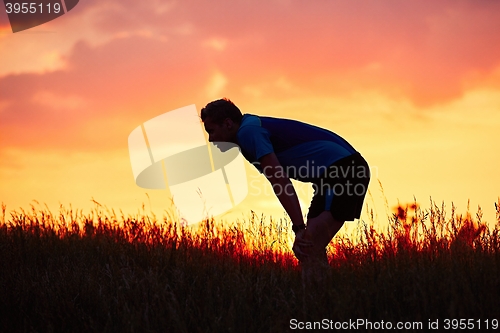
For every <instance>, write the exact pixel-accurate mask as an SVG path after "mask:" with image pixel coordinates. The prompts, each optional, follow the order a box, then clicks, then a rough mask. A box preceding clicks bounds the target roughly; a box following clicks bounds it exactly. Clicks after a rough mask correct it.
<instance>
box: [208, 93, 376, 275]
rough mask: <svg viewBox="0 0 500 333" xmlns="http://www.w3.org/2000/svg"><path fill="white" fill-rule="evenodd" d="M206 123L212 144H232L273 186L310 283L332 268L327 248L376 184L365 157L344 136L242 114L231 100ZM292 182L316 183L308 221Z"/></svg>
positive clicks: (219, 104)
mask: <svg viewBox="0 0 500 333" xmlns="http://www.w3.org/2000/svg"><path fill="white" fill-rule="evenodd" d="M201 119H202V121H203V123H204V126H205V130H206V131H207V133H208V137H209V141H210V142H232V143H235V144H237V145H239V147H240V148H241V152H242V154H243V156H244V157H245V158H246V159H247V160H248V161H249V162H250V163H252V164H253V165H254V166H255V167H256V168H257V169H258V170H259V171H260V172H261V173H263V174H264V175H265V176H266V178H267V179H268V180H269V182H270V183H271V185H272V187H273V190H274V193H275V194H276V196H277V197H278V199H279V201H280V203H281V204H282V205H283V208H284V209H285V210H286V212H287V213H288V215H289V217H290V219H291V220H292V223H293V226H292V229H293V231H294V233H295V241H294V245H293V251H294V253H295V255H296V257H297V258H298V259H299V261H300V262H301V266H302V274H303V277H304V279H309V280H310V279H314V278H317V276H310V275H317V274H322V273H321V269H319V272H318V265H320V266H321V265H322V266H326V265H328V260H327V256H326V246H327V245H328V244H329V243H330V241H331V240H332V238H333V237H334V236H335V234H336V233H337V232H338V231H339V229H340V228H341V227H342V226H343V224H344V222H345V221H353V220H354V219H359V217H360V214H361V209H362V206H363V201H364V198H365V194H366V191H367V188H368V183H369V181H370V170H369V167H368V164H367V163H366V161H365V160H364V159H363V157H362V156H361V155H360V154H359V153H358V152H357V151H356V150H355V149H354V148H353V147H352V146H351V145H350V144H349V143H348V142H347V141H346V140H344V139H343V138H341V137H340V136H339V135H337V134H335V133H333V132H331V131H328V130H326V129H323V128H320V127H316V126H312V125H309V124H306V123H303V122H299V121H295V120H290V119H280V118H272V117H262V116H256V115H252V114H244V115H243V114H242V113H241V111H240V110H239V109H238V107H237V106H236V105H235V104H234V103H233V102H231V101H230V100H229V99H220V100H216V101H213V102H210V103H208V104H207V105H206V106H205V107H204V108H203V109H202V110H201ZM290 178H292V179H296V180H299V181H302V182H310V183H312V184H313V189H314V196H313V199H312V201H311V205H310V207H309V211H308V214H307V227H306V224H305V223H304V219H303V215H302V212H301V209H300V205H299V201H298V197H297V194H296V192H295V189H294V187H293V185H292V183H291V181H290Z"/></svg>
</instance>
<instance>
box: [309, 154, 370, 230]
mask: <svg viewBox="0 0 500 333" xmlns="http://www.w3.org/2000/svg"><path fill="white" fill-rule="evenodd" d="M369 182H370V167H369V166H368V163H366V161H365V159H364V158H363V157H362V156H361V155H360V154H359V153H355V154H353V155H350V156H347V157H344V158H342V159H340V160H338V161H337V162H335V163H333V164H332V165H330V167H329V168H328V169H327V170H326V172H325V174H324V175H323V177H322V178H319V179H316V180H314V182H313V189H314V196H313V198H312V201H311V206H310V207H309V212H308V214H307V218H314V217H316V216H318V215H319V214H321V213H322V212H324V211H325V210H329V211H331V212H332V215H333V218H335V219H336V220H339V221H354V219H359V217H360V216H361V210H362V208H363V201H364V199H365V195H366V192H367V190H368V183H369Z"/></svg>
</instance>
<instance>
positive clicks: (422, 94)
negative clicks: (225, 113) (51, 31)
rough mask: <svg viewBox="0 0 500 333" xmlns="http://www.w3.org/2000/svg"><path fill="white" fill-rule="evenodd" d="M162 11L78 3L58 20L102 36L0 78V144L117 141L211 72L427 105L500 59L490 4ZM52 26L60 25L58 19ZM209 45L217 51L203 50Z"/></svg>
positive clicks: (195, 5) (231, 82)
mask: <svg viewBox="0 0 500 333" xmlns="http://www.w3.org/2000/svg"><path fill="white" fill-rule="evenodd" d="M160 6H161V3H160V2H147V3H146V2H137V1H132V0H127V1H114V2H112V1H106V2H105V3H103V2H102V1H92V0H91V1H87V2H81V3H80V4H79V6H77V7H76V8H75V10H73V11H72V12H70V13H69V14H68V15H73V16H71V17H68V18H67V20H69V19H75V20H76V19H77V18H78V17H83V16H84V15H89V13H93V15H94V16H92V19H91V20H90V22H91V23H90V24H91V25H92V27H91V28H92V29H97V30H98V31H99V32H100V33H101V34H103V35H106V36H108V37H109V38H108V39H107V40H108V41H107V42H105V43H103V44H100V45H97V46H91V45H92V44H91V43H89V42H85V41H83V40H80V41H75V44H74V47H73V48H72V51H71V52H70V54H68V55H67V56H66V57H65V59H64V60H65V62H66V64H67V67H66V68H65V69H64V70H59V71H55V72H50V73H45V74H17V75H9V76H5V77H0V99H1V100H2V101H4V103H7V104H4V105H6V106H3V107H2V111H1V113H0V119H1V121H0V131H2V132H3V134H2V135H3V138H2V140H6V141H5V142H7V143H8V144H9V145H35V146H36V145H49V146H64V147H75V146H78V145H80V146H82V147H89V145H91V147H93V146H92V145H93V144H94V143H95V142H104V141H105V142H107V144H108V146H115V147H116V146H118V145H121V144H122V142H121V140H123V138H124V137H126V135H128V131H129V128H128V127H127V126H128V124H130V128H133V127H134V126H136V124H137V122H140V121H144V119H146V118H147V117H152V116H154V115H156V114H158V113H159V112H162V111H163V112H164V111H166V110H165V109H163V108H168V107H171V108H176V107H179V106H183V105H186V104H190V103H192V102H196V103H198V104H199V105H200V106H201V105H202V104H204V103H206V102H207V101H204V100H203V98H205V96H204V95H203V93H202V91H204V90H205V87H206V84H207V82H209V81H210V78H211V77H212V75H213V74H214V72H217V73H221V75H223V76H224V78H225V80H226V82H227V83H226V88H225V89H224V90H223V92H224V93H225V94H230V96H229V97H234V98H240V97H242V96H243V93H242V90H243V87H244V86H246V85H248V84H259V83H260V82H265V81H272V80H276V79H277V78H279V77H286V79H287V80H288V81H289V82H291V83H292V84H294V85H296V86H299V87H302V88H303V89H304V90H307V91H310V92H313V93H315V94H328V95H332V94H343V93H346V92H351V91H355V90H359V89H376V90H380V91H381V92H382V93H385V94H389V95H391V94H393V95H397V96H398V97H408V98H410V99H411V100H412V101H413V102H414V103H416V104H419V105H430V104H433V103H437V102H442V101H446V100H449V99H452V98H456V97H457V96H460V95H461V94H462V93H463V90H464V80H465V79H466V78H467V77H470V74H471V73H475V75H476V76H475V78H476V80H477V81H480V80H479V79H477V77H478V75H479V76H481V75H483V74H481V73H484V77H490V78H491V75H490V73H491V72H492V71H493V70H494V69H495V68H496V67H498V66H499V65H500V35H499V34H498V31H500V20H497V17H498V13H500V3H499V2H496V1H481V2H478V1H472V0H469V1H465V0H463V1H448V0H447V1H433V2H425V3H423V2H421V1H416V0H414V1H399V0H398V1H385V2H381V1H367V2H356V1H334V0H329V1H309V2H306V1H252V2H250V1H227V2H225V3H224V4H220V3H217V4H214V3H213V2H207V1H194V0H191V1H183V2H176V3H173V4H172V5H167V6H164V7H160ZM67 20H66V21H67ZM56 21H57V20H56ZM56 21H54V22H56ZM82 22H83V20H82ZM57 24H60V25H61V26H60V28H62V27H63V26H64V24H65V21H64V20H62V19H61V20H60V21H59V23H57ZM214 40H215V41H218V44H217V45H219V46H220V47H212V48H211V47H207V45H210V41H212V43H213V41H214ZM11 52H15V50H11ZM478 73H479V74H478ZM490 80H491V79H490ZM269 93H276V92H272V91H270V92H269ZM40 96H42V97H43V96H45V97H43V98H42V97H40ZM58 98H60V101H61V103H60V105H56V104H55V103H56V102H55V101H57V99H58ZM41 101H45V103H41ZM47 101H54V105H50V103H47ZM75 101H80V102H81V103H76V102H75ZM199 101H202V102H200V103H199ZM75 103H76V104H75ZM72 105H76V106H75V107H71V106H72ZM64 107H67V111H65V110H64ZM117 119H118V120H119V119H123V123H120V126H121V127H119V129H115V128H114V127H113V125H112V124H111V123H110V124H111V125H110V127H111V128H113V129H112V130H113V131H115V130H116V131H118V130H119V131H120V132H119V133H116V136H117V137H116V138H112V139H111V140H110V138H109V133H92V136H91V137H90V136H89V134H88V133H87V132H85V133H83V132H80V130H81V128H83V127H84V126H87V127H88V126H91V125H92V124H93V123H99V124H102V123H103V122H114V121H116V120H117ZM115 127H116V126H115ZM99 128H101V127H100V126H99ZM4 138H5V139H4ZM100 147H102V146H100Z"/></svg>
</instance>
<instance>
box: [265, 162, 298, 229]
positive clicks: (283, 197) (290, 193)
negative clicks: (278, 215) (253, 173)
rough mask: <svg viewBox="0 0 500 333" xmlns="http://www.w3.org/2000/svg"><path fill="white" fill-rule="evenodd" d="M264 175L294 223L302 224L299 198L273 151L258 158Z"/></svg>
mask: <svg viewBox="0 0 500 333" xmlns="http://www.w3.org/2000/svg"><path fill="white" fill-rule="evenodd" d="M259 162H260V166H261V168H262V171H263V172H264V175H265V176H266V178H267V179H268V180H269V182H270V183H271V185H272V187H273V190H274V193H275V194H276V196H277V197H278V199H279V201H280V202H281V205H282V206H283V208H285V210H286V212H287V213H288V216H290V218H291V219H292V223H293V224H294V225H297V226H299V225H303V224H304V218H303V217H302V211H301V209H300V205H299V198H298V197H297V193H296V192H295V189H294V187H293V184H292V182H291V181H290V178H288V176H287V175H286V174H285V172H284V170H283V167H282V166H281V164H280V162H279V161H278V158H277V157H276V154H275V153H270V154H267V155H264V156H262V157H261V158H260V159H259Z"/></svg>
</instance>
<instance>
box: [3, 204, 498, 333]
mask: <svg viewBox="0 0 500 333" xmlns="http://www.w3.org/2000/svg"><path fill="white" fill-rule="evenodd" d="M499 205H500V203H499ZM499 205H495V206H496V209H497V221H495V222H496V224H495V225H494V226H493V227H489V226H488V224H486V223H484V222H483V221H482V214H481V210H478V212H477V213H476V214H475V216H472V215H471V214H470V213H468V212H467V213H466V214H463V215H462V214H458V213H457V212H456V211H455V208H454V207H451V214H450V215H449V216H447V214H446V209H445V207H444V205H442V206H438V205H436V204H435V203H434V202H431V203H430V206H429V208H427V209H422V208H421V207H420V206H419V205H418V204H417V203H416V202H415V203H413V204H411V205H407V206H404V207H403V206H401V207H398V209H397V210H396V211H395V213H394V214H393V215H392V216H390V217H388V224H387V223H386V225H388V226H387V229H385V230H377V229H376V228H375V227H374V225H375V221H373V217H371V219H370V220H369V221H361V222H360V223H359V224H358V228H357V230H356V232H354V233H353V234H352V235H350V236H349V235H345V236H341V237H336V238H335V239H334V241H333V242H332V243H331V244H330V247H329V260H330V266H331V274H330V275H329V276H328V280H327V283H328V287H327V288H326V289H324V290H321V291H312V290H304V289H303V288H302V283H301V276H300V267H299V266H298V263H297V261H296V259H295V258H294V256H293V254H292V253H291V251H290V245H291V242H292V240H293V237H292V232H291V230H290V223H289V221H287V220H286V219H279V220H274V221H273V220H271V219H266V218H265V217H263V216H261V217H259V216H256V215H255V214H253V213H252V214H251V215H250V217H249V220H248V221H244V222H241V223H234V224H231V225H224V224H222V222H216V221H214V220H206V221H204V222H203V223H202V225H201V226H200V227H199V228H197V229H191V228H189V227H182V226H180V225H179V224H177V223H176V222H175V221H172V220H171V219H169V218H163V219H161V220H160V219H158V218H157V217H156V216H154V215H153V216H149V215H147V214H145V213H141V214H137V215H136V216H124V215H123V214H120V216H117V215H116V213H115V212H114V211H113V210H108V209H105V208H103V207H101V206H96V209H95V210H94V211H92V212H90V213H89V214H84V213H83V212H81V211H73V210H72V209H65V208H61V210H60V212H59V213H58V214H52V213H51V212H50V211H49V210H47V209H40V208H36V207H35V206H32V209H31V210H30V211H24V210H21V211H13V212H10V213H7V212H6V207H5V206H3V207H2V215H1V216H0V218H1V220H0V331H1V332H285V331H289V330H290V327H291V322H290V321H291V320H292V319H296V320H297V321H301V322H304V323H307V322H314V321H320V320H322V319H328V320H332V321H334V322H349V320H350V321H356V320H357V319H365V320H368V321H371V322H379V323H380V322H381V321H384V322H386V323H387V322H391V323H393V324H394V325H396V323H397V322H406V321H408V322H421V323H422V325H423V326H422V327H423V329H426V328H427V327H428V324H429V320H431V321H432V320H436V319H439V320H441V325H442V324H443V320H445V319H462V318H465V319H474V320H476V321H477V320H483V321H485V320H488V323H489V325H490V329H491V328H492V324H494V323H496V325H497V327H498V319H500V318H499V315H498V314H499V306H498V297H499V296H500V287H499V286H500V278H499V277H500V271H499V267H500V207H499ZM371 216H373V215H371ZM494 320H496V322H495V321H494ZM484 323H485V322H483V327H482V328H483V329H484V327H485V326H484ZM441 327H443V326H441ZM369 328H370V327H364V329H363V328H360V331H370V329H369ZM413 330H415V331H416V329H413ZM408 331H412V329H409V330H408Z"/></svg>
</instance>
